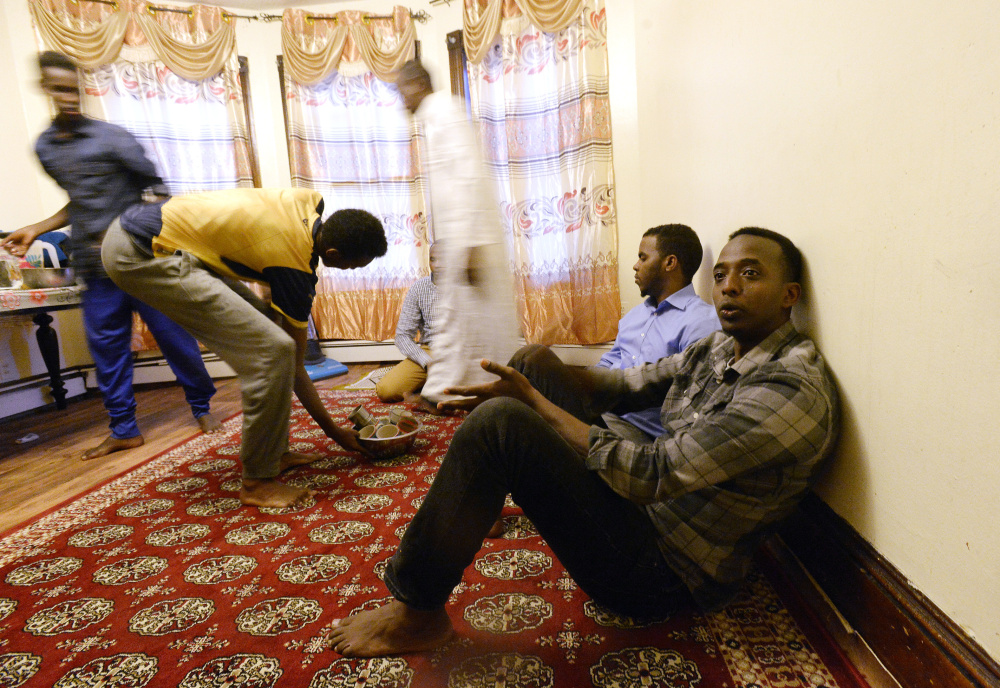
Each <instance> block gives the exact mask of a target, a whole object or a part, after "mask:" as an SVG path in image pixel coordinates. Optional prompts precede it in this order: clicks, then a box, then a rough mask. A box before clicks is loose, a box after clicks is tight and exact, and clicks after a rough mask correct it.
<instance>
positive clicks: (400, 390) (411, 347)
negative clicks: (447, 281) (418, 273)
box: [375, 244, 438, 403]
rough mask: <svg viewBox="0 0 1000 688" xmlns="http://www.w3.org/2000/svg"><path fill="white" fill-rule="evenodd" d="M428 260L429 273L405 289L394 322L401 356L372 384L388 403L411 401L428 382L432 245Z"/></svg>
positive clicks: (434, 267) (434, 301)
mask: <svg viewBox="0 0 1000 688" xmlns="http://www.w3.org/2000/svg"><path fill="white" fill-rule="evenodd" d="M427 262H428V263H429V265H430V271H431V274H430V275H428V276H427V277H422V278H421V279H419V280H417V281H416V282H414V283H413V286H411V287H410V289H409V290H408V291H407V292H406V297H405V298H404V299H403V305H402V307H401V308H400V311H399V320H398V321H397V322H396V338H395V344H396V348H397V349H399V352H400V353H401V354H403V356H404V358H403V360H402V361H400V362H399V363H397V364H396V365H395V366H393V367H392V369H391V370H389V371H388V372H387V373H386V374H385V375H383V376H382V379H381V380H379V381H378V383H377V384H376V385H375V394H376V395H378V398H379V399H381V400H382V401H384V402H387V403H393V402H396V401H402V400H403V399H407V400H412V396H413V395H414V394H415V393H416V392H419V391H420V388H421V387H423V386H424V382H426V381H427V366H429V365H430V363H431V354H430V348H431V345H432V343H433V341H434V307H435V306H436V305H437V300H438V292H437V284H436V282H435V277H436V272H437V252H436V250H435V249H434V245H433V244H432V245H431V247H430V251H429V252H428V256H427ZM418 340H419V343H418Z"/></svg>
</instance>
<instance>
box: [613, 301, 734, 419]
mask: <svg viewBox="0 0 1000 688" xmlns="http://www.w3.org/2000/svg"><path fill="white" fill-rule="evenodd" d="M720 327H721V325H720V324H719V316H718V315H716V313H715V307H714V306H710V305H709V304H707V303H705V302H704V301H702V300H701V297H699V296H698V295H697V294H696V293H695V291H694V286H692V285H690V284H689V285H687V286H686V287H684V288H683V289H680V290H678V291H675V292H674V293H673V294H671V295H670V296H668V297H667V298H666V299H664V300H663V301H662V302H660V304H659V305H657V304H656V302H655V301H653V298H652V297H649V298H647V299H646V300H645V301H643V302H642V303H640V304H639V305H638V306H636V307H635V308H633V309H632V310H630V311H629V312H628V313H626V314H625V317H624V318H622V319H621V322H619V323H618V337H617V338H616V339H615V345H614V346H613V347H612V348H611V350H610V351H609V352H607V353H606V354H604V355H603V356H601V360H600V361H598V362H597V364H596V365H597V366H599V367H601V368H614V369H621V370H624V369H625V368H634V367H635V366H639V365H642V364H643V363H653V362H655V361H658V360H660V359H661V358H663V357H664V356H673V355H674V354H676V353H680V352H681V351H684V349H686V348H688V346H690V345H691V344H694V343H695V342H696V341H698V340H699V339H701V338H703V337H707V336H708V335H710V334H712V333H713V332H715V331H716V330H718V329H719V328H720ZM622 418H624V419H625V420H626V421H628V422H629V423H631V424H632V425H634V426H636V427H637V428H639V429H640V430H642V431H643V432H645V433H646V434H647V435H649V436H650V437H659V436H660V435H662V434H663V426H661V425H660V408H659V407H658V406H657V407H654V408H649V409H645V410H643V411H636V412H633V413H626V414H625V415H623V416H622Z"/></svg>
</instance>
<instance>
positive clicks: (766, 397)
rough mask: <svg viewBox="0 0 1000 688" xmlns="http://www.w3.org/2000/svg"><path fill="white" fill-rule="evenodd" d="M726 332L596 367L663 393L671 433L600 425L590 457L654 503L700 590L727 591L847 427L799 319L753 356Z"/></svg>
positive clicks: (656, 517) (629, 386) (633, 386)
mask: <svg viewBox="0 0 1000 688" xmlns="http://www.w3.org/2000/svg"><path fill="white" fill-rule="evenodd" d="M733 345H734V342H733V339H732V338H731V337H729V336H728V335H726V334H723V333H721V332H717V333H715V334H713V335H711V336H709V337H706V338H705V339H703V340H701V341H700V342H698V343H696V344H694V345H692V346H691V347H689V348H688V349H687V350H686V351H684V352H683V353H680V354H676V355H674V356H670V357H668V358H664V359H661V360H659V361H658V362H656V363H649V364H646V365H643V366H640V367H637V368H630V369H627V370H607V371H605V370H602V371H598V372H597V373H596V375H597V386H598V391H599V392H600V393H601V394H602V395H605V396H607V400H616V401H619V402H624V403H627V404H628V405H630V406H631V405H635V406H638V407H640V408H641V407H643V406H648V405H651V404H652V403H655V402H654V399H657V400H659V399H662V407H661V412H660V418H661V421H662V423H663V427H664V429H665V434H663V435H661V436H660V437H658V438H657V439H656V440H655V442H653V443H650V444H641V443H635V442H630V441H627V440H624V439H622V438H621V437H619V436H618V435H616V434H614V433H613V432H611V431H609V430H606V429H602V428H598V427H596V426H595V427H592V428H591V429H590V451H589V453H588V456H587V459H586V463H587V466H588V467H589V468H590V469H592V470H596V471H598V472H599V474H600V475H601V477H602V478H603V479H604V481H605V482H606V483H607V484H608V485H609V486H610V487H611V488H612V489H613V490H614V491H615V492H616V493H618V494H620V495H622V496H623V497H626V498H628V499H629V500H631V501H633V502H636V503H638V504H642V505H644V506H645V509H646V511H647V513H648V514H649V517H650V518H651V519H652V521H653V523H654V524H655V525H656V528H657V530H658V531H659V533H660V535H661V540H660V549H661V550H662V552H663V555H664V557H665V558H666V560H667V562H668V563H669V564H670V566H671V567H672V568H673V569H674V570H675V571H677V573H678V574H679V575H680V576H681V577H682V578H683V579H684V581H685V583H686V584H687V586H688V587H689V588H690V589H691V592H692V594H693V596H694V598H695V600H696V601H697V602H698V603H699V604H700V605H701V606H703V607H705V608H708V609H711V608H716V607H719V606H721V605H723V604H725V603H727V602H728V601H729V600H730V599H731V598H732V597H733V596H734V595H735V594H736V592H737V591H738V589H739V586H740V584H741V583H742V581H743V579H744V577H745V576H746V574H747V572H748V570H749V568H750V565H751V559H752V556H753V553H754V551H755V550H756V548H757V546H758V545H759V543H760V541H761V540H762V539H763V538H764V537H765V536H766V535H767V534H768V533H769V532H770V527H771V526H773V525H774V524H775V523H776V522H778V521H779V520H781V519H782V518H784V517H785V516H787V515H789V514H790V513H791V512H792V511H793V509H794V508H795V506H796V504H798V502H799V500H800V499H801V498H802V497H803V496H804V495H805V493H806V492H807V491H808V490H809V488H810V487H811V486H812V484H813V482H814V481H815V478H816V475H817V472H818V470H819V467H820V465H821V463H822V462H823V459H825V458H826V457H827V456H828V455H829V453H830V450H831V448H832V446H833V442H834V440H835V438H836V434H837V427H838V417H839V413H838V404H837V393H836V389H835V387H834V384H833V381H832V380H831V378H830V375H829V373H828V372H827V370H826V365H825V363H824V361H823V357H822V356H821V355H820V354H819V352H818V351H817V350H816V348H815V346H814V345H813V342H812V340H810V339H808V338H806V337H804V336H802V335H801V334H799V333H798V332H797V331H796V330H795V328H794V327H793V326H792V324H791V323H790V322H789V323H787V324H785V325H784V326H782V327H781V328H779V329H778V330H775V331H774V332H773V333H771V335H770V336H769V337H767V339H765V340H764V341H763V342H761V343H760V344H759V345H758V346H757V347H755V348H754V349H753V350H751V351H749V352H748V353H747V354H746V355H745V356H744V357H743V358H741V359H740V360H739V361H737V362H736V363H734V364H732V365H730V362H731V361H732V360H733V356H734V347H733Z"/></svg>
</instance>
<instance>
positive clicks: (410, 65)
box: [396, 60, 434, 91]
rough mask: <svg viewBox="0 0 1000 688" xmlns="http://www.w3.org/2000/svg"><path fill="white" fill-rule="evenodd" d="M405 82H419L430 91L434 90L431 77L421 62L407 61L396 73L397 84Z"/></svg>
mask: <svg viewBox="0 0 1000 688" xmlns="http://www.w3.org/2000/svg"><path fill="white" fill-rule="evenodd" d="M403 81H419V82H421V83H423V84H424V85H426V87H427V90H428V91H433V90H434V86H433V84H432V83H431V75H430V73H429V72H428V71H427V70H426V69H425V68H424V65H423V63H422V62H421V61H420V60H407V61H406V62H404V63H403V66H402V67H400V68H399V71H398V72H396V83H397V84H398V83H400V82H403Z"/></svg>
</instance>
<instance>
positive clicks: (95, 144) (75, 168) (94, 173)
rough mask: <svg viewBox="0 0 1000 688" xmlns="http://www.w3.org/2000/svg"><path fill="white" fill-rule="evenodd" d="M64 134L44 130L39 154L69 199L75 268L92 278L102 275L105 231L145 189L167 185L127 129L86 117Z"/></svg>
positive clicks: (54, 130) (38, 145) (40, 138)
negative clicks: (63, 136)
mask: <svg viewBox="0 0 1000 688" xmlns="http://www.w3.org/2000/svg"><path fill="white" fill-rule="evenodd" d="M59 133H60V130H59V129H58V128H57V127H56V126H55V125H52V126H50V127H49V128H48V129H46V130H45V131H44V132H42V135H41V136H39V137H38V142H37V143H36V144H35V153H36V154H37V155H38V159H39V161H40V162H41V163H42V167H43V168H44V169H45V171H46V172H47V173H48V174H49V176H50V177H52V178H53V179H54V180H55V181H56V183H57V184H59V186H61V187H62V188H63V189H64V190H65V191H66V193H67V194H68V195H69V208H68V210H69V218H70V223H71V225H72V232H71V234H70V245H71V251H72V259H73V266H74V268H75V269H76V271H77V273H79V274H81V275H82V276H84V277H86V278H88V279H92V278H95V277H102V276H104V269H103V267H102V266H101V241H102V240H103V239H104V232H105V231H106V230H107V228H108V226H109V225H110V224H111V222H112V221H113V220H114V219H115V218H116V217H118V216H119V215H121V213H122V212H123V211H124V210H125V209H126V208H128V207H129V206H131V205H133V204H135V203H140V202H141V201H142V192H143V190H144V189H146V188H148V187H151V186H157V185H161V184H162V183H163V182H162V180H161V179H160V177H159V176H158V175H157V173H156V166H155V165H154V164H153V163H152V161H150V159H149V158H148V157H146V151H145V150H144V149H143V147H142V145H141V144H140V143H139V141H138V140H137V139H136V138H135V137H134V136H133V135H132V134H130V133H129V132H128V131H127V130H125V129H123V128H122V127H119V126H117V125H115V124H110V123H108V122H102V121H100V120H96V119H89V118H84V120H83V121H82V122H80V123H79V125H78V126H77V127H76V128H75V129H74V130H73V132H72V135H71V136H69V137H66V138H62V137H60V136H59ZM158 191H161V192H164V193H165V189H162V188H161V189H158Z"/></svg>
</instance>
